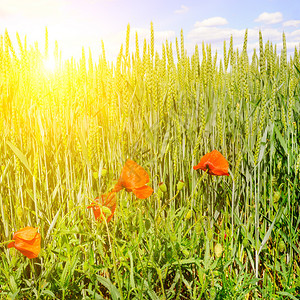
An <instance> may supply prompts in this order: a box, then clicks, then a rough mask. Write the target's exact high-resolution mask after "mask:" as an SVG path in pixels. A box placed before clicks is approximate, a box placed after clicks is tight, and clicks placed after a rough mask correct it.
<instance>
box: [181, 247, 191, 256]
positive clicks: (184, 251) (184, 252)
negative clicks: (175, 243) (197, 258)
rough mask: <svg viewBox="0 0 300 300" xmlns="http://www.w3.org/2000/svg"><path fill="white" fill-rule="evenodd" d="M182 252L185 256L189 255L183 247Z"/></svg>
mask: <svg viewBox="0 0 300 300" xmlns="http://www.w3.org/2000/svg"><path fill="white" fill-rule="evenodd" d="M182 253H183V255H184V256H185V257H189V254H190V253H189V251H188V250H187V249H183V250H182Z"/></svg>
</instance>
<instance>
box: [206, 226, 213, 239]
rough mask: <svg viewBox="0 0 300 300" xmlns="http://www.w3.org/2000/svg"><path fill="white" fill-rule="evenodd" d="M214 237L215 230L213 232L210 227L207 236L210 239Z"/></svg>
mask: <svg viewBox="0 0 300 300" xmlns="http://www.w3.org/2000/svg"><path fill="white" fill-rule="evenodd" d="M213 237H214V232H213V230H212V229H209V230H208V231H207V238H208V240H209V241H211V240H212V238H213Z"/></svg>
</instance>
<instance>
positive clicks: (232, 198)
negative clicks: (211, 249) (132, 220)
mask: <svg viewBox="0 0 300 300" xmlns="http://www.w3.org/2000/svg"><path fill="white" fill-rule="evenodd" d="M228 173H229V174H230V177H231V179H232V192H231V237H232V240H233V233H234V232H233V225H234V222H233V214H234V189H235V186H234V176H233V174H232V173H231V171H230V170H228Z"/></svg>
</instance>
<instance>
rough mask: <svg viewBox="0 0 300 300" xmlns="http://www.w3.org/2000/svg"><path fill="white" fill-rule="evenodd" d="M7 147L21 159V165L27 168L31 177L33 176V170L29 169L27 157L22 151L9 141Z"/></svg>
mask: <svg viewBox="0 0 300 300" xmlns="http://www.w3.org/2000/svg"><path fill="white" fill-rule="evenodd" d="M6 143H7V145H8V146H9V147H10V148H11V150H12V151H13V152H14V153H15V155H16V156H17V157H18V158H19V159H20V161H21V163H22V164H23V165H24V166H25V168H26V169H27V170H28V171H29V173H30V174H31V176H33V174H32V172H31V169H30V167H29V164H28V160H27V158H26V156H25V155H24V154H23V153H22V152H21V150H20V149H18V148H17V147H16V146H15V145H14V144H12V143H11V142H9V141H7V142H6Z"/></svg>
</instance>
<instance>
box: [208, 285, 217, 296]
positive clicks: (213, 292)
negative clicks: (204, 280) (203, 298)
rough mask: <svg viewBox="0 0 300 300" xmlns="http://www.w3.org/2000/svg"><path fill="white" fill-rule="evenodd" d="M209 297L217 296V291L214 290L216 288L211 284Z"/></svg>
mask: <svg viewBox="0 0 300 300" xmlns="http://www.w3.org/2000/svg"><path fill="white" fill-rule="evenodd" d="M209 296H210V298H209V299H215V298H216V296H217V292H216V288H215V287H214V286H212V287H211V288H210V290H209Z"/></svg>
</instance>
